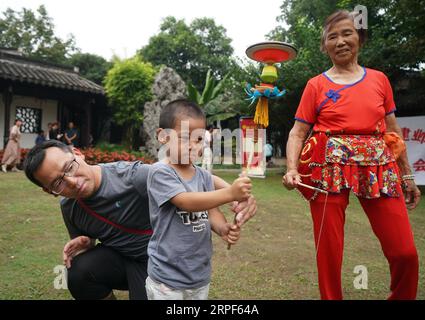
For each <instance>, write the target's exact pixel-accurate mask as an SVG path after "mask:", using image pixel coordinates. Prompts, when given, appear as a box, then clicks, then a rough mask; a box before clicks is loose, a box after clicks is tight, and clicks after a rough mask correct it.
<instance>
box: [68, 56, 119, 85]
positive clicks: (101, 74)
mask: <svg viewBox="0 0 425 320" xmlns="http://www.w3.org/2000/svg"><path fill="white" fill-rule="evenodd" d="M67 63H68V64H70V65H72V66H76V67H78V69H79V73H80V74H81V75H82V76H83V77H85V78H87V79H89V80H91V81H93V82H95V83H97V84H99V85H102V82H103V79H104V78H105V76H106V73H107V72H108V70H109V69H110V68H111V67H112V63H111V62H109V61H106V60H105V59H104V58H103V57H100V56H98V55H95V54H91V53H76V54H74V55H72V56H71V58H70V59H69V60H68V62H67Z"/></svg>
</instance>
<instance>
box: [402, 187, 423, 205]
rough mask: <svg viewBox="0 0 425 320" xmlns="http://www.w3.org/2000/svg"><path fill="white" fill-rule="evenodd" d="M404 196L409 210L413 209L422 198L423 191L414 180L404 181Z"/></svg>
mask: <svg viewBox="0 0 425 320" xmlns="http://www.w3.org/2000/svg"><path fill="white" fill-rule="evenodd" d="M403 189H404V190H403V192H404V198H405V199H406V207H407V209H409V210H413V209H415V208H416V206H417V205H418V204H419V201H420V200H421V191H420V190H419V188H418V187H417V186H416V184H415V181H414V180H406V181H404V188H403Z"/></svg>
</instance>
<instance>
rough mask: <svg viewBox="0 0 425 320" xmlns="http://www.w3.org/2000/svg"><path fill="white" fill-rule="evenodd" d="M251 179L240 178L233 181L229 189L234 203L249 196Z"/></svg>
mask: <svg viewBox="0 0 425 320" xmlns="http://www.w3.org/2000/svg"><path fill="white" fill-rule="evenodd" d="M251 188H252V184H251V179H249V178H248V177H240V178H237V179H236V180H235V181H233V184H232V185H231V187H230V190H231V192H232V196H233V200H234V201H245V200H248V198H249V197H250V195H251Z"/></svg>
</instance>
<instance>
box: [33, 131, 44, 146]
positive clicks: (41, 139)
mask: <svg viewBox="0 0 425 320" xmlns="http://www.w3.org/2000/svg"><path fill="white" fill-rule="evenodd" d="M44 141H46V135H45V134H44V130H40V131H39V132H38V134H37V138H35V145H38V144H40V143H43V142H44Z"/></svg>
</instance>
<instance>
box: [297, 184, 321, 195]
mask: <svg viewBox="0 0 425 320" xmlns="http://www.w3.org/2000/svg"><path fill="white" fill-rule="evenodd" d="M298 185H299V186H301V187H304V188H307V189H311V190H314V191H317V192H321V193H324V194H328V192H327V191H326V190H322V189H319V188H316V187H313V186H310V185H308V184H304V183H301V182H298Z"/></svg>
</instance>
